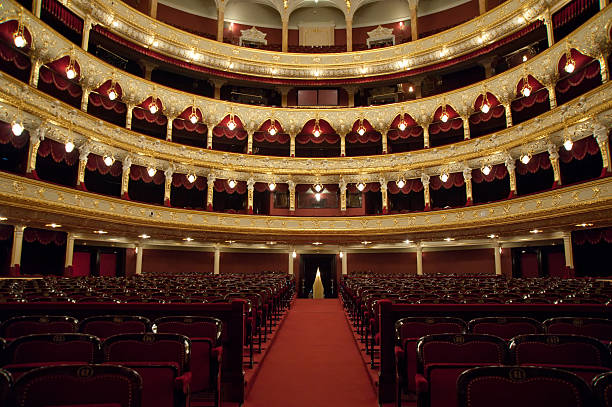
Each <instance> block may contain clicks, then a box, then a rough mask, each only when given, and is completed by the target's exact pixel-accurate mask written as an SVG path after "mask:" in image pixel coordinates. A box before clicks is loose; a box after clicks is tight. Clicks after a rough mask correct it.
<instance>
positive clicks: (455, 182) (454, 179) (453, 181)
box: [429, 172, 465, 191]
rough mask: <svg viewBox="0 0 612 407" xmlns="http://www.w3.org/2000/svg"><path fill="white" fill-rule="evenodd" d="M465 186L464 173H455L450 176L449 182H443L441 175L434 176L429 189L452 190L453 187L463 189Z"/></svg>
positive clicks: (430, 180)
mask: <svg viewBox="0 0 612 407" xmlns="http://www.w3.org/2000/svg"><path fill="white" fill-rule="evenodd" d="M463 184H465V180H464V179H463V173H461V172H453V173H450V174H448V180H447V181H446V182H442V180H441V179H440V176H439V175H436V176H433V177H431V178H430V179H429V188H431V189H433V190H434V191H437V190H438V189H440V188H444V189H451V188H452V187H462V186H463Z"/></svg>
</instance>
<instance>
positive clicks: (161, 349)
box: [102, 333, 191, 375]
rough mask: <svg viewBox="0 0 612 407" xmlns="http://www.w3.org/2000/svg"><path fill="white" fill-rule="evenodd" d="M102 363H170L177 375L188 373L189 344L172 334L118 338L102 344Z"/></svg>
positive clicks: (115, 337) (134, 335) (147, 334)
mask: <svg viewBox="0 0 612 407" xmlns="http://www.w3.org/2000/svg"><path fill="white" fill-rule="evenodd" d="M102 353H103V357H104V360H105V361H106V362H173V363H176V364H177V365H178V369H179V375H181V374H183V373H184V372H185V371H188V370H189V362H190V357H191V341H190V340H189V338H188V337H186V336H184V335H179V334H174V333H158V334H153V333H146V334H119V335H114V336H111V337H110V338H107V339H106V340H105V341H104V342H103V343H102Z"/></svg>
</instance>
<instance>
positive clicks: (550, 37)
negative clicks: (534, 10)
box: [544, 9, 555, 48]
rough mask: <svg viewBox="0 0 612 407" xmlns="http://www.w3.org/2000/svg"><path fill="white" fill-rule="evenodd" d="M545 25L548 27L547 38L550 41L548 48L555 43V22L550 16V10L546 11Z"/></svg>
mask: <svg viewBox="0 0 612 407" xmlns="http://www.w3.org/2000/svg"><path fill="white" fill-rule="evenodd" d="M544 25H545V26H546V38H547V39H548V48H550V47H552V46H553V44H554V43H555V35H554V33H553V21H552V16H551V14H550V9H546V11H544Z"/></svg>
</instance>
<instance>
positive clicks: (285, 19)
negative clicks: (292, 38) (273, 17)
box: [281, 11, 289, 52]
mask: <svg viewBox="0 0 612 407" xmlns="http://www.w3.org/2000/svg"><path fill="white" fill-rule="evenodd" d="M282 21H283V33H282V43H281V44H282V45H281V51H282V52H287V51H288V50H289V16H288V15H287V13H286V11H285V12H283V15H282Z"/></svg>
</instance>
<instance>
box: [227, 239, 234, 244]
mask: <svg viewBox="0 0 612 407" xmlns="http://www.w3.org/2000/svg"><path fill="white" fill-rule="evenodd" d="M225 243H228V244H232V243H236V241H235V240H226V241H225Z"/></svg>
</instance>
